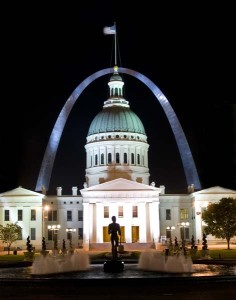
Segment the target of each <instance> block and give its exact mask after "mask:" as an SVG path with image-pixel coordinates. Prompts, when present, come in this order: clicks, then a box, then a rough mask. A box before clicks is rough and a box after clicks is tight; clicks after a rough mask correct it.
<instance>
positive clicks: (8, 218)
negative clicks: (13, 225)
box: [4, 209, 10, 221]
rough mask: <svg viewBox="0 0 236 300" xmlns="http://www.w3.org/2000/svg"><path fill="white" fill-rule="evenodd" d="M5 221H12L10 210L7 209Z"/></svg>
mask: <svg viewBox="0 0 236 300" xmlns="http://www.w3.org/2000/svg"><path fill="white" fill-rule="evenodd" d="M4 221H10V210H9V209H5V211H4Z"/></svg>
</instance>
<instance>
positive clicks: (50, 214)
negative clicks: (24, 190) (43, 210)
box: [48, 210, 57, 221]
mask: <svg viewBox="0 0 236 300" xmlns="http://www.w3.org/2000/svg"><path fill="white" fill-rule="evenodd" d="M48 221H57V210H49V211H48Z"/></svg>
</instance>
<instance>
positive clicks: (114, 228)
mask: <svg viewBox="0 0 236 300" xmlns="http://www.w3.org/2000/svg"><path fill="white" fill-rule="evenodd" d="M111 219H112V223H110V224H109V226H108V234H110V239H111V252H112V259H117V248H118V245H119V236H121V229H120V224H118V223H116V217H115V216H113V217H112V218H111Z"/></svg>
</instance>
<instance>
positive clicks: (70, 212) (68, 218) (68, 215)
mask: <svg viewBox="0 0 236 300" xmlns="http://www.w3.org/2000/svg"><path fill="white" fill-rule="evenodd" d="M66 213H67V221H72V210H67V212H66Z"/></svg>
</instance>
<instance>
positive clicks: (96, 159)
mask: <svg viewBox="0 0 236 300" xmlns="http://www.w3.org/2000/svg"><path fill="white" fill-rule="evenodd" d="M97 165H98V155H97V154H95V166H97Z"/></svg>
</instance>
